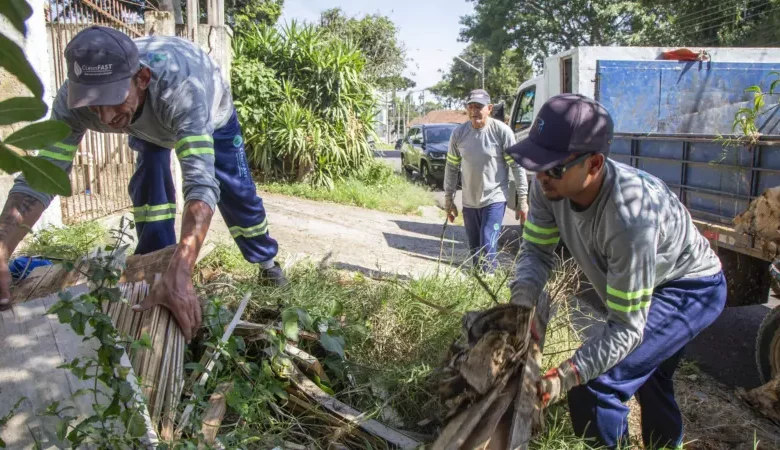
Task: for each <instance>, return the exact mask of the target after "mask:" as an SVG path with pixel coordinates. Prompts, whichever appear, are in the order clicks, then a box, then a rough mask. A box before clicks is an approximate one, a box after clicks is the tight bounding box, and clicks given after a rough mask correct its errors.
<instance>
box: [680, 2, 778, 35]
mask: <svg viewBox="0 0 780 450" xmlns="http://www.w3.org/2000/svg"><path fill="white" fill-rule="evenodd" d="M771 3H772V0H766V1H764V3H759V4H757V5H753V6H751V7H750V8H745V9H743V10H742V11H741V12H742V13H743V14H744V15H745V17H743V19H746V18H747V17H748V15H747V13H748V11H754V10H756V9H757V8H761V7H764V6H766V5H769V4H771ZM733 17H734V15H733V13H729V12H727V13H726V14H723V15H722V16H720V17H716V18H713V19H709V20H704V21H702V22H696V23H695V25H699V26H701V25H705V24H708V23H713V22H718V21H724V22H725V21H727V20H730V19H733ZM722 25H724V23H720V24H718V25H715V26H714V27H718V26H722ZM711 28H712V27H710V28H707V29H711Z"/></svg>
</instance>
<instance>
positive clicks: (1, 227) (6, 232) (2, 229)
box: [0, 193, 45, 258]
mask: <svg viewBox="0 0 780 450" xmlns="http://www.w3.org/2000/svg"><path fill="white" fill-rule="evenodd" d="M44 209H45V207H44V206H43V203H41V202H40V201H38V200H37V199H35V198H33V197H30V196H29V195H25V194H17V193H14V194H11V195H9V196H8V200H6V202H5V207H4V208H3V212H2V214H0V256H2V257H3V258H8V257H9V256H10V255H11V254H12V253H13V252H14V250H16V246H17V245H19V242H21V241H22V239H23V238H24V236H25V235H26V234H27V232H28V231H29V230H30V228H32V226H33V225H35V222H37V221H38V219H39V218H40V217H41V214H43V211H44Z"/></svg>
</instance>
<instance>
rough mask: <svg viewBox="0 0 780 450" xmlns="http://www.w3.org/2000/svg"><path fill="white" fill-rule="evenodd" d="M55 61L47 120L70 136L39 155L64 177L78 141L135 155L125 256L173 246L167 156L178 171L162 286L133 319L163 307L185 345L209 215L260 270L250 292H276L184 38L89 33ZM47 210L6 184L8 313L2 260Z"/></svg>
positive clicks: (207, 83) (237, 133)
mask: <svg viewBox="0 0 780 450" xmlns="http://www.w3.org/2000/svg"><path fill="white" fill-rule="evenodd" d="M65 60H66V64H67V69H68V80H67V81H66V82H65V83H64V84H63V85H62V87H61V88H60V90H59V92H58V93H57V97H56V99H55V100H54V106H53V113H52V119H55V120H60V121H62V122H64V123H66V124H67V125H69V126H70V128H71V134H70V135H69V136H68V137H67V138H66V139H65V140H64V141H62V142H60V143H58V144H55V145H53V146H50V147H48V148H46V149H42V150H40V151H39V156H41V157H44V158H47V159H48V160H50V161H51V162H53V163H55V164H57V165H58V166H59V167H61V168H63V169H64V170H66V171H67V172H70V170H71V168H72V164H73V158H74V157H75V155H76V151H77V149H78V145H79V143H80V142H81V140H82V138H83V136H84V134H85V132H86V130H94V131H99V132H103V133H123V134H128V135H129V144H130V147H131V148H132V149H133V150H135V151H137V152H138V156H137V161H136V171H135V173H134V174H133V177H132V178H131V180H130V186H129V193H130V197H131V198H132V202H133V206H134V208H133V214H134V217H135V223H136V230H137V233H138V246H137V247H136V251H135V252H136V254H145V253H149V252H152V251H155V250H159V249H162V248H164V247H167V246H169V245H174V244H177V241H176V232H175V229H174V219H175V214H176V197H175V191H174V184H173V178H172V176H171V171H170V157H171V149H175V152H176V157H177V158H179V161H180V163H181V167H182V175H183V191H184V201H185V205H184V214H183V218H182V226H181V239H180V240H179V241H178V244H177V247H176V250H175V252H174V254H173V257H172V259H171V262H170V265H169V266H168V269H167V271H166V272H165V274H164V275H163V278H162V282H160V283H158V284H157V285H156V286H155V287H154V288H153V290H152V292H151V293H150V294H149V295H148V296H147V297H146V299H145V300H144V301H143V303H142V304H141V305H139V306H138V307H136V308H137V310H138V311H141V310H145V309H148V308H151V307H152V306H155V305H158V304H160V305H163V306H165V307H167V308H168V309H169V310H171V312H172V313H173V314H174V316H175V317H176V320H177V322H178V323H179V326H180V327H181V329H182V332H183V333H184V336H185V337H186V338H187V341H189V340H190V339H191V337H192V336H193V334H194V333H195V332H196V331H197V329H198V327H199V326H200V323H201V306H200V302H199V301H198V298H197V296H196V295H195V290H194V288H193V286H192V271H193V269H194V266H195V261H196V258H197V256H198V253H199V252H200V248H201V246H202V244H203V241H204V239H205V237H206V233H207V232H208V229H209V225H210V223H211V218H212V216H213V214H214V211H215V208H216V207H217V206H219V209H220V212H221V213H222V216H223V217H224V219H225V222H226V223H227V225H228V227H229V228H230V233H231V235H232V236H233V238H234V240H235V241H236V244H237V245H238V247H239V249H240V250H241V253H242V254H243V256H244V258H245V259H246V260H247V261H249V262H251V263H257V264H258V265H259V266H260V269H259V271H260V282H262V283H266V284H271V285H276V286H282V285H284V284H286V279H285V277H284V274H283V273H282V270H281V268H280V267H279V265H278V264H277V263H275V262H274V257H275V256H276V254H277V252H278V244H277V242H276V241H275V240H274V239H273V238H271V236H270V235H269V234H268V222H267V219H266V213H265V209H264V208H263V201H262V200H261V199H260V198H259V197H258V196H257V193H256V190H255V185H254V181H253V180H252V176H251V174H250V172H249V168H248V165H247V160H246V154H245V152H244V145H243V142H244V141H243V137H242V135H241V128H240V126H239V123H238V119H237V117H236V111H235V108H234V107H233V100H232V98H231V94H230V88H229V87H228V85H227V83H226V82H225V80H224V79H223V77H222V75H221V73H220V69H219V67H218V66H217V65H216V63H215V62H214V61H213V60H212V59H211V58H210V57H209V56H208V55H207V54H206V53H205V52H203V51H202V50H201V49H200V48H199V47H197V46H196V45H195V44H193V43H191V42H189V41H187V40H184V39H180V38H176V37H168V36H150V37H143V38H139V39H136V40H132V39H130V38H129V37H128V36H127V35H125V34H123V33H121V32H120V31H117V30H115V29H113V28H108V27H100V26H92V27H89V28H87V29H85V30H83V31H81V32H80V33H79V34H77V35H76V36H75V37H74V38H73V39H72V40H71V42H70V43H69V44H68V46H67V47H66V49H65ZM51 200H52V196H51V195H48V194H44V193H41V192H37V191H35V190H34V189H32V188H30V186H29V185H28V184H27V181H26V180H25V179H24V177H23V176H19V177H18V178H17V179H16V180H15V183H14V186H13V188H12V189H11V192H10V193H9V196H8V200H7V201H6V204H5V208H4V209H3V212H2V214H0V308H7V307H8V306H10V303H11V296H10V290H9V288H10V281H11V276H10V273H9V270H8V258H9V256H10V255H11V254H12V253H13V251H14V249H15V248H16V246H17V245H18V244H19V242H20V241H21V240H22V238H23V237H24V235H25V234H26V233H27V230H28V229H29V227H31V226H32V225H33V224H35V222H36V221H37V220H38V218H39V217H40V215H41V214H42V213H43V211H44V209H45V208H46V207H48V205H49V203H50V202H51Z"/></svg>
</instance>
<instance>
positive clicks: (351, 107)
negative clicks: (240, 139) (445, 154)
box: [232, 22, 376, 186]
mask: <svg viewBox="0 0 780 450" xmlns="http://www.w3.org/2000/svg"><path fill="white" fill-rule="evenodd" d="M234 42H235V46H234V51H235V61H234V65H233V71H232V88H233V97H234V99H235V102H236V106H237V109H238V113H239V118H240V119H241V122H242V126H243V127H244V134H245V136H246V142H247V154H248V156H249V158H250V160H251V162H252V164H253V165H254V166H255V167H257V168H259V169H260V170H261V171H262V173H263V175H264V176H266V177H268V176H270V177H279V176H283V177H294V178H295V179H296V180H298V181H302V180H309V181H311V182H312V183H313V184H315V185H319V186H323V185H324V186H330V185H332V182H333V179H334V178H338V177H344V176H347V175H350V174H354V173H356V172H357V171H359V170H360V169H361V168H362V167H363V166H364V165H365V164H366V163H367V162H368V161H370V160H371V158H372V154H371V150H370V148H369V146H368V141H367V136H368V135H369V134H370V133H372V132H373V131H372V130H373V125H374V115H375V106H376V105H375V101H374V97H373V95H372V94H373V92H372V86H371V84H370V83H368V82H367V81H366V79H365V77H364V75H363V68H364V64H365V60H364V59H363V57H362V56H361V54H360V52H359V50H358V49H357V48H356V47H355V46H353V45H352V44H351V43H349V42H345V41H341V40H337V39H333V38H328V37H326V36H325V34H324V33H323V32H322V31H321V30H320V29H319V28H318V27H316V26H314V25H308V24H304V25H299V24H297V23H296V22H291V23H290V24H288V25H285V26H283V27H281V28H275V27H272V26H254V27H253V28H251V29H249V30H245V31H243V32H240V33H239V34H238V36H237V37H236V39H235V41H234Z"/></svg>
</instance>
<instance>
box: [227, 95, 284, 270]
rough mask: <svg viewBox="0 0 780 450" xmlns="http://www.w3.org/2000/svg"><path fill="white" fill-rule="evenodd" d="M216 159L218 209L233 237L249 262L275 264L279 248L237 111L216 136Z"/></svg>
mask: <svg viewBox="0 0 780 450" xmlns="http://www.w3.org/2000/svg"><path fill="white" fill-rule="evenodd" d="M214 157H215V162H214V166H215V171H216V175H217V180H218V181H219V190H220V199H219V203H218V204H217V206H218V207H219V211H220V212H221V213H222V217H223V218H224V219H225V223H227V226H228V228H229V229H230V235H231V236H232V237H233V239H234V240H235V241H236V245H238V248H239V249H240V250H241V254H242V255H243V256H244V259H246V260H247V261H249V262H251V263H260V262H265V261H269V260H272V259H273V258H274V257H276V254H277V253H278V251H279V244H278V243H277V242H276V240H275V239H273V238H272V237H271V235H270V233H269V232H268V219H267V217H266V213H265V208H264V207H263V200H262V199H261V198H260V197H259V196H258V195H257V190H256V188H255V182H254V180H253V179H252V174H251V172H250V171H249V166H248V164H247V158H246V154H245V153H244V139H243V136H242V135H241V127H240V126H239V123H238V118H237V117H236V112H235V110H234V111H233V115H232V116H231V118H230V120H229V121H228V123H227V124H225V125H224V126H223V127H221V128H220V129H218V130H216V131H215V132H214Z"/></svg>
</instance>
